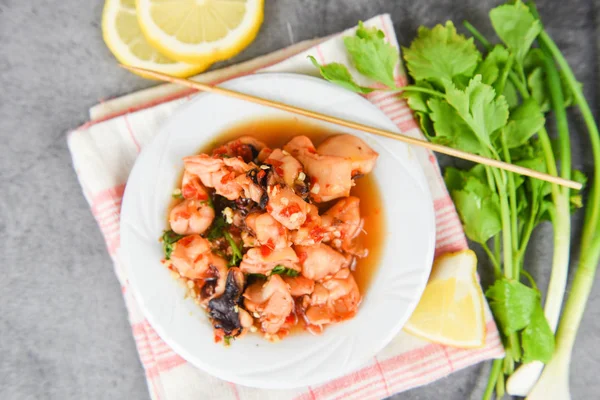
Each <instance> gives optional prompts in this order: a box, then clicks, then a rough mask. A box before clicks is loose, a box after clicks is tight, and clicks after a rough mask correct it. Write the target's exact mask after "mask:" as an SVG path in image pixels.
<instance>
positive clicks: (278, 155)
mask: <svg viewBox="0 0 600 400" xmlns="http://www.w3.org/2000/svg"><path fill="white" fill-rule="evenodd" d="M264 163H265V164H268V165H272V166H273V170H274V171H275V172H276V173H277V175H279V177H280V178H281V179H283V182H284V183H285V184H286V185H287V186H289V187H291V188H294V186H295V185H296V184H297V183H299V182H302V181H303V180H302V179H299V178H300V173H301V172H302V164H301V163H300V161H298V160H296V159H295V158H294V157H292V156H291V155H290V153H288V152H284V151H283V150H281V149H275V150H273V151H272V152H271V153H270V154H269V158H267V159H266V160H264Z"/></svg>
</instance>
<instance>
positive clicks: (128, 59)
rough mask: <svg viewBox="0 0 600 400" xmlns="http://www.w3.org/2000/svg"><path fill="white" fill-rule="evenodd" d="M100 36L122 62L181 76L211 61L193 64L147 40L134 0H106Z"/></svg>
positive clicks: (208, 64) (202, 68) (198, 69)
mask: <svg viewBox="0 0 600 400" xmlns="http://www.w3.org/2000/svg"><path fill="white" fill-rule="evenodd" d="M102 36H103V37H104V42H105V43H106V45H107V46H108V48H109V49H110V51H111V52H112V53H113V55H114V56H115V57H116V58H117V60H119V61H120V62H121V63H122V64H125V65H132V66H136V67H142V68H147V69H151V70H154V71H159V72H164V73H166V74H169V75H175V76H179V77H182V78H185V77H188V76H191V75H194V74H197V73H200V72H202V71H204V70H205V69H207V68H208V67H209V66H210V63H207V62H205V63H199V64H196V65H192V64H186V63H182V62H179V61H173V60H172V59H170V58H167V57H165V56H163V55H162V54H161V53H159V52H158V51H157V50H156V49H154V48H153V47H152V46H151V45H150V43H148V41H147V40H146V38H145V37H144V35H143V34H142V31H141V29H140V26H139V23H138V20H137V13H136V9H135V0H107V1H106V3H105V4H104V12H103V14H102Z"/></svg>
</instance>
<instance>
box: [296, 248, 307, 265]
mask: <svg viewBox="0 0 600 400" xmlns="http://www.w3.org/2000/svg"><path fill="white" fill-rule="evenodd" d="M296 255H297V256H298V261H299V262H300V264H304V261H306V259H307V258H308V254H307V253H306V252H305V251H300V252H298V251H296Z"/></svg>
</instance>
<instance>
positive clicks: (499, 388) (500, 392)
mask: <svg viewBox="0 0 600 400" xmlns="http://www.w3.org/2000/svg"><path fill="white" fill-rule="evenodd" d="M504 393H505V389H504V374H500V375H498V381H497V382H496V399H498V400H499V399H501V398H503V397H504Z"/></svg>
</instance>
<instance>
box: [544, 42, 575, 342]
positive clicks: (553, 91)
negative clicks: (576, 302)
mask: <svg viewBox="0 0 600 400" xmlns="http://www.w3.org/2000/svg"><path fill="white" fill-rule="evenodd" d="M541 48H542V51H543V52H544V54H545V56H544V71H545V74H546V81H547V84H548V91H549V94H550V100H551V104H552V111H553V112H554V116H555V121H556V128H557V131H558V144H559V146H558V153H559V159H560V162H561V170H560V176H561V177H563V178H565V179H570V178H571V144H570V142H569V125H568V122H567V113H566V109H565V102H564V96H563V92H562V85H561V81H560V75H559V73H558V70H557V69H556V66H555V65H554V62H553V61H552V59H551V58H550V55H549V51H548V49H547V47H546V46H545V45H544V44H543V43H542V44H541ZM540 139H541V140H543V142H542V146H543V147H546V146H548V145H549V142H550V140H549V138H548V137H547V134H544V135H540ZM544 153H546V161H547V163H548V164H549V165H548V171H550V173H551V174H552V175H556V174H557V173H556V162H555V160H554V153H553V152H552V149H551V148H550V151H547V150H546V149H544ZM550 164H551V165H550ZM552 200H553V202H554V206H555V213H554V215H553V218H552V222H553V225H554V254H553V257H552V272H551V275H550V282H549V284H548V291H547V295H546V304H545V305H544V313H545V315H546V319H547V320H548V324H549V325H550V328H551V329H552V330H553V331H555V330H556V326H557V325H558V319H559V317H560V310H561V307H562V303H563V299H564V296H565V288H566V286H567V276H568V272H569V258H570V251H569V249H570V245H571V215H570V212H571V210H570V205H569V189H567V188H560V187H558V185H552Z"/></svg>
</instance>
